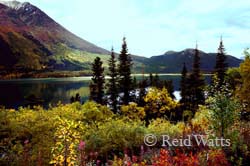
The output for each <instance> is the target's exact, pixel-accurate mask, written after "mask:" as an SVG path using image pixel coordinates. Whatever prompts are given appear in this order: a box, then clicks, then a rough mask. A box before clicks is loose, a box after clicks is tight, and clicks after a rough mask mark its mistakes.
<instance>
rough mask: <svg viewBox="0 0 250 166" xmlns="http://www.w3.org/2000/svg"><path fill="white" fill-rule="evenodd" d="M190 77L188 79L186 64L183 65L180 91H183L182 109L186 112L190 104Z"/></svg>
mask: <svg viewBox="0 0 250 166" xmlns="http://www.w3.org/2000/svg"><path fill="white" fill-rule="evenodd" d="M187 83H188V77H187V67H186V64H185V63H183V68H182V72H181V82H180V91H181V100H180V103H182V107H183V109H184V110H185V109H186V105H187V102H188V97H189V96H188V84H187Z"/></svg>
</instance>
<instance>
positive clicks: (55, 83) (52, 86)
mask: <svg viewBox="0 0 250 166" xmlns="http://www.w3.org/2000/svg"><path fill="white" fill-rule="evenodd" d="M135 77H136V78H137V80H140V79H142V75H135ZM144 77H145V78H147V75H145V76H144ZM159 78H160V79H161V80H172V81H173V85H174V89H175V91H178V90H179V83H180V75H172V74H161V75H159ZM205 78H206V82H209V81H210V76H205ZM90 80H91V77H67V78H29V79H15V80H0V105H3V106H5V107H6V108H18V107H20V106H28V105H30V104H32V103H39V104H40V105H43V106H44V107H48V106H49V105H50V104H51V105H52V106H53V105H56V104H57V103H58V102H59V101H60V102H61V103H70V98H71V96H75V95H76V94H77V93H79V94H80V96H81V98H82V101H86V100H87V99H88V96H89V88H88V86H89V82H90Z"/></svg>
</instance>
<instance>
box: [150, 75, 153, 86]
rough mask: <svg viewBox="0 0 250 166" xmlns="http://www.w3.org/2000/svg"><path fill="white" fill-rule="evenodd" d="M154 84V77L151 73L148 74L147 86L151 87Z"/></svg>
mask: <svg viewBox="0 0 250 166" xmlns="http://www.w3.org/2000/svg"><path fill="white" fill-rule="evenodd" d="M153 84H154V76H153V74H152V73H150V74H149V86H153Z"/></svg>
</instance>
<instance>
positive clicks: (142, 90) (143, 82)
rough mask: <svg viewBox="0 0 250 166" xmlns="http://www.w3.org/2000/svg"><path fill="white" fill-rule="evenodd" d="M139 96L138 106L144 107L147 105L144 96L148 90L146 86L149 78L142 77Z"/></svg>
mask: <svg viewBox="0 0 250 166" xmlns="http://www.w3.org/2000/svg"><path fill="white" fill-rule="evenodd" d="M138 86H139V96H138V101H137V103H138V106H140V107H144V106H145V104H146V103H145V101H144V97H145V96H146V94H147V91H146V88H147V86H148V80H147V79H144V78H143V79H142V80H141V81H140V82H139V84H138Z"/></svg>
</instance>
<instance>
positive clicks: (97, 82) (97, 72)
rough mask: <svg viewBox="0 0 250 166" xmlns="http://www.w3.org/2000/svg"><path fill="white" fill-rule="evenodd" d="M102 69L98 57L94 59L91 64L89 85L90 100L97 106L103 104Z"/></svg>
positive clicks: (103, 79)
mask: <svg viewBox="0 0 250 166" xmlns="http://www.w3.org/2000/svg"><path fill="white" fill-rule="evenodd" d="M103 72H104V68H103V67H102V61H101V59H100V58H99V57H96V58H95V60H94V63H93V64H92V81H91V83H90V100H93V101H95V102H97V103H99V104H104V100H103V97H104V82H105V78H104V74H103Z"/></svg>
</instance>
